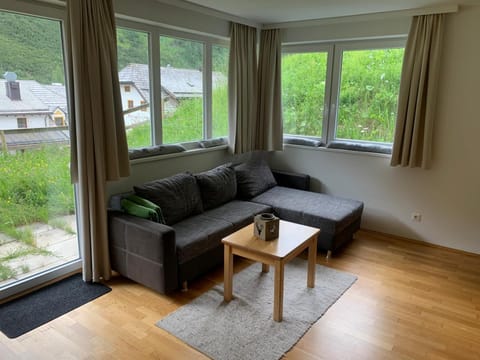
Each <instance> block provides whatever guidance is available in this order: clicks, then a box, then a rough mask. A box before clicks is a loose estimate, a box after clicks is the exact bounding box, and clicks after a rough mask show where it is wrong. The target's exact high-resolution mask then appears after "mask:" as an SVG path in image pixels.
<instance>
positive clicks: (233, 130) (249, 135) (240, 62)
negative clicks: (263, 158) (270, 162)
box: [228, 23, 257, 154]
mask: <svg viewBox="0 0 480 360" xmlns="http://www.w3.org/2000/svg"><path fill="white" fill-rule="evenodd" d="M256 45H257V29H256V28H254V27H250V26H247V25H242V24H237V23H232V28H231V36H230V57H229V64H228V108H229V109H228V122H229V143H230V147H231V149H232V151H233V153H234V154H242V153H246V152H250V151H252V150H254V149H255V138H254V136H255V124H256V115H257V46H256Z"/></svg>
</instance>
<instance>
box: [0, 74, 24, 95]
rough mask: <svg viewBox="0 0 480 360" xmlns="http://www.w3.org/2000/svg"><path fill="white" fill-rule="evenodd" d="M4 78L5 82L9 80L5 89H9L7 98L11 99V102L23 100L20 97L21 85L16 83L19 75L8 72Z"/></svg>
mask: <svg viewBox="0 0 480 360" xmlns="http://www.w3.org/2000/svg"><path fill="white" fill-rule="evenodd" d="M3 77H4V78H5V80H7V82H6V83H5V87H6V88H7V96H8V97H9V98H10V100H13V101H18V100H22V97H21V96H20V83H19V82H18V81H16V80H17V74H15V73H14V72H11V71H7V72H6V73H5V74H3Z"/></svg>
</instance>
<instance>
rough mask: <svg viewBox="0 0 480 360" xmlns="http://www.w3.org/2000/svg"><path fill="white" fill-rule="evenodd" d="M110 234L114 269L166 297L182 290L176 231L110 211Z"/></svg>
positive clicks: (111, 258)
mask: <svg viewBox="0 0 480 360" xmlns="http://www.w3.org/2000/svg"><path fill="white" fill-rule="evenodd" d="M108 233H109V234H108V237H109V245H110V260H111V264H112V268H113V270H115V271H117V272H119V273H120V274H122V275H124V276H126V277H128V278H129V279H132V280H134V281H137V282H139V283H141V284H143V285H145V286H148V287H150V288H152V289H154V290H156V291H158V292H160V293H163V294H164V293H167V292H169V291H171V290H174V289H176V288H177V287H178V280H177V279H178V269H177V254H176V244H175V231H174V230H173V228H171V227H170V226H167V225H163V224H159V223H156V222H153V221H150V220H146V219H141V218H138V217H135V216H131V215H127V214H124V213H122V212H118V211H109V215H108Z"/></svg>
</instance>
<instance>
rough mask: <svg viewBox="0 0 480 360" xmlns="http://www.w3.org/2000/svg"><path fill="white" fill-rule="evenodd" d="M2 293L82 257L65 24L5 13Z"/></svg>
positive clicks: (1, 35) (0, 32) (0, 65)
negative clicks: (72, 178)
mask: <svg viewBox="0 0 480 360" xmlns="http://www.w3.org/2000/svg"><path fill="white" fill-rule="evenodd" d="M0 23H1V24H2V26H1V27H0V48H1V51H0V76H2V75H3V78H1V79H0V289H2V288H4V287H5V286H7V285H12V284H14V283H15V282H16V281H17V280H20V279H24V278H29V277H31V276H32V275H36V274H38V273H40V272H44V271H46V270H49V269H52V268H53V267H58V266H60V265H63V264H66V263H67V262H71V261H73V260H77V259H78V258H79V251H78V241H77V235H76V232H77V225H76V217H75V200H74V199H75V197H74V189H73V186H72V184H71V183H70V171H69V167H70V139H69V132H68V123H69V118H68V114H69V111H68V108H67V100H66V92H65V85H64V84H65V75H64V60H63V52H62V34H61V27H60V22H59V21H54V20H47V19H43V18H36V17H33V16H25V15H19V14H13V13H7V12H1V11H0Z"/></svg>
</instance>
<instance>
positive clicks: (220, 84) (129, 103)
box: [117, 21, 228, 148]
mask: <svg viewBox="0 0 480 360" xmlns="http://www.w3.org/2000/svg"><path fill="white" fill-rule="evenodd" d="M119 23H120V25H121V26H122V27H120V28H118V29H117V41H118V57H119V59H118V62H119V70H120V87H121V93H122V100H123V104H124V117H125V122H126V128H127V140H128V146H129V148H139V147H144V146H149V145H153V144H157V145H158V144H172V143H189V142H194V141H199V140H204V139H209V138H214V137H221V136H226V135H227V134H228V111H227V65H228V47H226V45H227V42H226V41H223V40H218V39H213V38H208V37H205V36H200V35H194V34H188V33H183V32H180V31H173V30H168V29H162V28H159V27H155V26H150V25H145V24H135V23H132V22H122V21H119ZM123 24H125V25H123ZM134 96H136V97H135V98H134Z"/></svg>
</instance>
